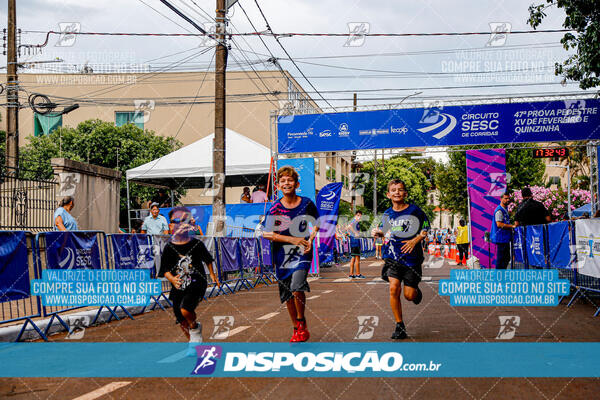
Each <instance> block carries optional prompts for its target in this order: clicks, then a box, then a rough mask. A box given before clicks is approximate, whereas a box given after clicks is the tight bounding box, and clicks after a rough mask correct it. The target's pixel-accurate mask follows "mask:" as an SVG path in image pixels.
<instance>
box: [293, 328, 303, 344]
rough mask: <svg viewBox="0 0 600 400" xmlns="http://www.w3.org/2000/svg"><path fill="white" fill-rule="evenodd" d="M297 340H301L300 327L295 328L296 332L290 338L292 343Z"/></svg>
mask: <svg viewBox="0 0 600 400" xmlns="http://www.w3.org/2000/svg"><path fill="white" fill-rule="evenodd" d="M295 342H301V340H300V338H299V337H298V328H294V334H293V335H292V338H291V339H290V343H295Z"/></svg>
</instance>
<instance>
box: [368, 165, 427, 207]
mask: <svg viewBox="0 0 600 400" xmlns="http://www.w3.org/2000/svg"><path fill="white" fill-rule="evenodd" d="M384 164H385V168H384V167H383V166H382V163H381V161H378V162H377V212H378V213H379V212H383V211H385V210H386V209H387V208H389V207H391V205H392V203H391V201H390V200H389V199H388V198H387V197H386V193H387V184H388V181H390V180H392V179H401V180H403V181H404V183H406V189H407V190H408V202H410V203H412V204H416V205H417V206H419V207H421V208H422V209H423V211H425V212H426V213H428V214H429V216H430V217H431V216H432V213H431V210H430V209H429V208H430V207H428V206H427V191H428V190H429V189H430V188H431V183H430V182H429V181H428V180H427V177H426V176H425V174H424V173H423V171H422V170H421V167H420V166H419V164H418V163H414V162H411V161H410V160H408V159H407V158H406V156H395V157H392V158H390V159H387V160H385V162H384ZM373 167H374V165H373V162H372V161H368V162H365V163H364V164H363V167H362V170H361V172H364V173H366V174H369V179H368V180H366V182H365V187H364V193H363V194H362V197H363V199H364V202H365V207H367V209H369V210H372V209H373V178H374V168H373Z"/></svg>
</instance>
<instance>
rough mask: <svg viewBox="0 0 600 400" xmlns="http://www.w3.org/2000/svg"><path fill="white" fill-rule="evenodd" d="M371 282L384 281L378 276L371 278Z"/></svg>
mask: <svg viewBox="0 0 600 400" xmlns="http://www.w3.org/2000/svg"><path fill="white" fill-rule="evenodd" d="M371 282H385V281H384V280H383V279H381V277H380V276H378V277H377V278H373V279H371Z"/></svg>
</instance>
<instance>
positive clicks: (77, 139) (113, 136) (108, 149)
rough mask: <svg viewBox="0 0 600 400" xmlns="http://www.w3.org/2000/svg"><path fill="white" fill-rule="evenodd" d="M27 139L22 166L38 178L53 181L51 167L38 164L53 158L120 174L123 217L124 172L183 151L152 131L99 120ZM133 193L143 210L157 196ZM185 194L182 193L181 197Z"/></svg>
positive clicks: (135, 204)
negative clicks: (114, 170)
mask: <svg viewBox="0 0 600 400" xmlns="http://www.w3.org/2000/svg"><path fill="white" fill-rule="evenodd" d="M28 139H29V143H28V144H27V145H26V146H25V147H24V148H23V149H21V160H22V166H23V168H24V169H25V170H26V171H28V173H31V174H35V176H36V177H45V178H50V177H52V168H51V166H50V164H49V163H40V162H39V160H42V161H49V160H50V159H51V158H54V157H64V158H68V159H71V160H75V161H81V162H86V163H90V164H95V165H99V166H102V167H107V168H112V169H117V170H119V171H121V172H122V173H123V179H122V180H121V214H122V215H123V213H124V211H125V210H127V192H126V190H127V189H126V181H125V172H126V171H127V170H128V169H131V168H135V167H138V166H140V165H142V164H145V163H147V162H150V161H152V160H154V159H156V158H159V157H162V156H164V155H166V154H169V153H171V152H173V151H174V150H177V149H178V148H179V147H181V143H180V142H179V141H177V140H176V139H175V138H172V137H163V136H157V135H156V134H155V133H154V132H153V131H149V130H143V129H140V128H138V127H137V126H135V125H133V124H126V125H123V126H119V127H117V126H115V125H114V124H113V123H110V122H104V121H101V120H98V119H94V120H88V121H84V122H82V123H80V124H79V125H78V126H77V128H71V127H63V128H59V129H57V130H55V131H53V132H52V133H51V134H49V135H44V136H37V137H35V136H30V137H29V138H28ZM130 189H131V190H130V194H131V201H132V206H133V207H134V208H140V206H141V204H140V202H141V201H143V200H148V199H150V198H151V197H152V196H153V195H154V194H155V192H156V189H152V188H148V187H143V186H139V185H131V188H130ZM182 193H183V192H182V191H179V195H181V194H182ZM122 222H124V221H123V219H122Z"/></svg>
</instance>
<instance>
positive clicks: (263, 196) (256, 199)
mask: <svg viewBox="0 0 600 400" xmlns="http://www.w3.org/2000/svg"><path fill="white" fill-rule="evenodd" d="M266 201H267V193H266V192H265V185H258V187H257V188H256V190H255V191H254V192H253V193H252V197H251V202H252V203H265V202H266Z"/></svg>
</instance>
